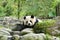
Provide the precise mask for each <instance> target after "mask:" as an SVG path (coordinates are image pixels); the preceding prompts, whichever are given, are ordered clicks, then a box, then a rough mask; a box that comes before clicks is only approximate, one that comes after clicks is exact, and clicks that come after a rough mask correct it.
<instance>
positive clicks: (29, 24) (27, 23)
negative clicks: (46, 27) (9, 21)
mask: <svg viewBox="0 0 60 40" xmlns="http://www.w3.org/2000/svg"><path fill="white" fill-rule="evenodd" d="M37 22H42V20H40V19H37V18H36V17H35V16H33V15H31V16H24V17H23V25H20V31H21V30H23V29H25V28H33V27H34V25H35V24H36V23H37Z"/></svg>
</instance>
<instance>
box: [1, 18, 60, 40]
mask: <svg viewBox="0 0 60 40" xmlns="http://www.w3.org/2000/svg"><path fill="white" fill-rule="evenodd" d="M54 19H55V20H56V25H55V27H51V28H49V30H47V31H48V32H49V33H50V34H51V35H50V34H45V33H34V30H33V28H26V29H24V30H22V31H12V29H14V28H16V24H19V23H20V22H21V21H19V20H17V19H15V18H10V17H4V18H3V19H0V26H1V27H0V40H60V37H58V36H60V17H56V18H54ZM56 35H58V36H56Z"/></svg>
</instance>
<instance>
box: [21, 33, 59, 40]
mask: <svg viewBox="0 0 60 40" xmlns="http://www.w3.org/2000/svg"><path fill="white" fill-rule="evenodd" d="M20 40H60V38H59V37H55V36H50V35H46V34H44V33H40V34H34V33H30V34H27V35H24V36H22V37H21V39H20Z"/></svg>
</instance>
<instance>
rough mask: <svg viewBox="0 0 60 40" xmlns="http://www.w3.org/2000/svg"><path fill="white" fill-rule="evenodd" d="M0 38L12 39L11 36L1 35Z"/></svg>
mask: <svg viewBox="0 0 60 40" xmlns="http://www.w3.org/2000/svg"><path fill="white" fill-rule="evenodd" d="M0 40H12V36H7V35H3V36H0Z"/></svg>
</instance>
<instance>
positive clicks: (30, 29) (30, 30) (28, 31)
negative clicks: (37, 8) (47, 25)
mask: <svg viewBox="0 0 60 40" xmlns="http://www.w3.org/2000/svg"><path fill="white" fill-rule="evenodd" d="M28 33H33V29H32V28H25V29H23V30H22V31H21V32H20V34H21V35H25V34H28Z"/></svg>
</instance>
